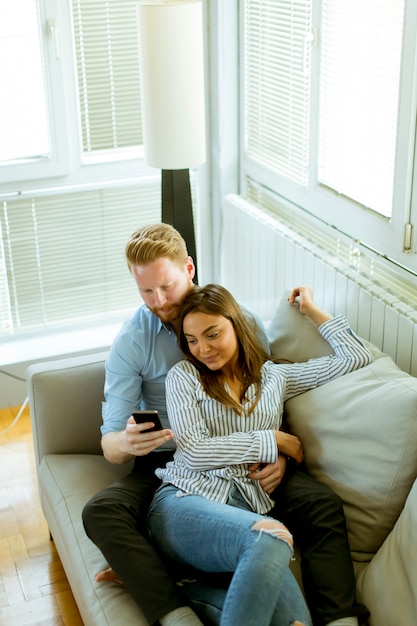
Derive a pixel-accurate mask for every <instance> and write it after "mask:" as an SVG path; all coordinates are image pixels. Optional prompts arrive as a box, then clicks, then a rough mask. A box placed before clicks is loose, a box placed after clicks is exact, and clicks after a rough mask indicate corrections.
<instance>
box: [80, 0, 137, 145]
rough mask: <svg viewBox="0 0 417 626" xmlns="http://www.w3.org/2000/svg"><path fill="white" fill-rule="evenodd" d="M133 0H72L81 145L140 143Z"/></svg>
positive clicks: (135, 21)
mask: <svg viewBox="0 0 417 626" xmlns="http://www.w3.org/2000/svg"><path fill="white" fill-rule="evenodd" d="M136 4H137V2H136V1H135V0H133V1H132V0H103V1H102V2H97V0H73V2H72V6H73V23H74V41H75V50H76V60H77V72H78V91H79V100H80V112H81V126H82V138H83V149H84V152H86V153H91V152H94V151H96V150H111V149H120V148H126V147H131V146H138V145H142V143H143V140H142V118H141V110H140V86H139V60H138V42H137V38H138V36H137V20H136Z"/></svg>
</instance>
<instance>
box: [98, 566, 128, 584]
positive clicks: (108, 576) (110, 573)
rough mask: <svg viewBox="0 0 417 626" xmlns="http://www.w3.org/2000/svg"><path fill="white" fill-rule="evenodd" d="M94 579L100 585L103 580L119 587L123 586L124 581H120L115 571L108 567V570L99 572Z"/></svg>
mask: <svg viewBox="0 0 417 626" xmlns="http://www.w3.org/2000/svg"><path fill="white" fill-rule="evenodd" d="M94 578H95V579H96V581H97V582H98V583H101V582H102V581H103V580H109V581H113V582H115V583H117V584H118V585H123V583H122V581H121V580H120V578H117V576H116V574H115V572H114V570H113V569H112V568H111V567H108V568H107V569H103V570H102V571H101V572H98V573H97V574H96V575H95V577H94Z"/></svg>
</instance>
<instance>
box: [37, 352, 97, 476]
mask: <svg viewBox="0 0 417 626" xmlns="http://www.w3.org/2000/svg"><path fill="white" fill-rule="evenodd" d="M106 356H107V352H100V353H96V354H88V355H83V356H77V357H71V358H65V359H61V360H56V361H46V362H43V363H38V364H35V365H31V366H30V367H28V369H27V370H26V382H27V389H28V397H29V406H30V415H31V420H32V430H33V443H34V448H35V458H36V464H37V466H39V464H40V462H41V460H42V458H43V457H44V456H45V455H46V454H77V453H78V454H101V453H102V452H101V446H100V440H101V434H100V426H101V424H102V419H101V403H102V400H103V389H104V363H105V359H106Z"/></svg>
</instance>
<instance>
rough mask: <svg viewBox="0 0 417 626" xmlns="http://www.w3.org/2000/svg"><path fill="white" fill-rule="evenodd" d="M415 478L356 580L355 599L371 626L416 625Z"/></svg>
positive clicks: (416, 511)
mask: <svg viewBox="0 0 417 626" xmlns="http://www.w3.org/2000/svg"><path fill="white" fill-rule="evenodd" d="M416 528H417V479H416V480H415V481H414V485H413V487H412V489H411V491H410V493H409V495H408V498H407V500H406V502H405V505H404V508H403V510H402V512H401V515H400V517H399V518H398V520H397V522H396V524H395V526H394V528H393V529H392V531H391V533H390V534H389V535H388V537H387V538H386V540H385V541H384V543H383V544H382V546H381V547H380V549H379V550H378V552H377V554H376V555H375V556H374V558H373V559H372V561H371V562H370V564H369V565H368V567H366V569H364V571H363V572H361V574H360V575H359V577H358V586H357V588H358V598H359V600H360V601H362V602H364V603H365V604H366V606H367V607H368V609H369V610H370V612H371V619H370V625H371V626H378V624H384V626H397V625H398V624H399V623H401V624H402V626H414V625H415V624H416V623H417V586H416V584H415V578H416V571H417V533H416Z"/></svg>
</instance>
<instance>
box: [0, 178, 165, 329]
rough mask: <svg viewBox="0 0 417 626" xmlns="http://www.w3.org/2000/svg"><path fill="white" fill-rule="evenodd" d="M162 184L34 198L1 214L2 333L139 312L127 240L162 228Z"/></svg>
mask: <svg viewBox="0 0 417 626" xmlns="http://www.w3.org/2000/svg"><path fill="white" fill-rule="evenodd" d="M160 206H161V191H160V180H159V177H156V180H155V179H152V180H150V181H149V182H147V183H146V182H145V181H143V182H142V183H141V185H140V186H132V187H124V188H110V189H101V190H96V191H79V192H75V193H66V194H60V195H44V196H42V195H36V196H33V197H25V198H19V199H16V200H12V201H9V202H3V204H2V207H1V212H0V229H1V235H2V239H1V242H0V295H1V306H0V315H1V319H0V333H2V334H3V335H10V334H11V333H13V334H15V333H18V332H21V331H33V330H37V329H53V328H57V327H62V326H63V325H65V324H71V325H74V324H76V323H79V322H86V321H91V320H99V319H105V318H106V316H107V317H108V316H111V315H114V314H117V313H118V312H121V311H126V310H129V309H131V308H132V307H135V306H137V304H138V302H139V294H138V292H137V290H136V289H135V286H134V284H133V281H132V278H131V276H130V274H129V271H128V269H127V266H126V262H125V259H124V247H125V244H126V241H127V239H128V237H129V235H130V234H131V233H132V232H133V231H134V230H135V229H136V228H138V227H139V226H141V225H143V224H146V223H150V222H158V221H160V211H161V208H160Z"/></svg>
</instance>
